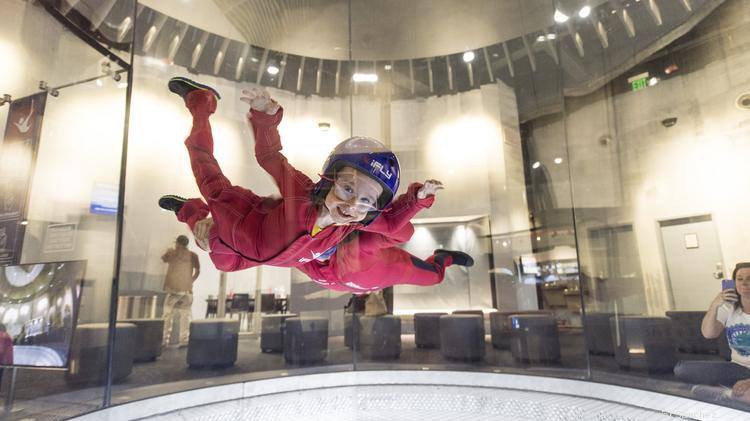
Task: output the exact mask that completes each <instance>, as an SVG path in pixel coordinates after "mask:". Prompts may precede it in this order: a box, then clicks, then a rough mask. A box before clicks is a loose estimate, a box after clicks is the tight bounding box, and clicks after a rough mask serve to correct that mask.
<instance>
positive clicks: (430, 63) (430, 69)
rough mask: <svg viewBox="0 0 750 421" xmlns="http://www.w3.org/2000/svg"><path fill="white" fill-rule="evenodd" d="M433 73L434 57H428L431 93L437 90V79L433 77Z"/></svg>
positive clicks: (428, 76)
mask: <svg viewBox="0 0 750 421" xmlns="http://www.w3.org/2000/svg"><path fill="white" fill-rule="evenodd" d="M433 77H434V76H433V75H432V59H431V58H428V59H427V80H428V82H429V84H430V93H433V92H435V80H434V79H433Z"/></svg>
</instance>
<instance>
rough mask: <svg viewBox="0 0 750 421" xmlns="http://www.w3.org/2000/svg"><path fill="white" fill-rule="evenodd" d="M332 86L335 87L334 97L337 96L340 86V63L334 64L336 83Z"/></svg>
mask: <svg viewBox="0 0 750 421" xmlns="http://www.w3.org/2000/svg"><path fill="white" fill-rule="evenodd" d="M334 85H335V89H334V95H338V94H339V88H340V86H341V62H340V61H337V62H336V83H335V84H334Z"/></svg>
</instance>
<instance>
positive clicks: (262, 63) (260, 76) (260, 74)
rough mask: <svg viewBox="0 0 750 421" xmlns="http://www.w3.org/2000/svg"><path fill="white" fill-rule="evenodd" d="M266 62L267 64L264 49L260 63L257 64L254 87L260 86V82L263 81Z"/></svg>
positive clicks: (266, 52) (266, 54)
mask: <svg viewBox="0 0 750 421" xmlns="http://www.w3.org/2000/svg"><path fill="white" fill-rule="evenodd" d="M267 62H268V48H264V49H263V55H262V56H261V57H260V63H259V64H258V74H257V75H255V84H256V85H260V80H261V79H263V72H265V71H266V63H267Z"/></svg>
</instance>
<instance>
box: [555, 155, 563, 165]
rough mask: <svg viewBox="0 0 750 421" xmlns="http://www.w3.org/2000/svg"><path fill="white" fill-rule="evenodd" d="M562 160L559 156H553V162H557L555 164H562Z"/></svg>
mask: <svg viewBox="0 0 750 421" xmlns="http://www.w3.org/2000/svg"><path fill="white" fill-rule="evenodd" d="M562 161H563V160H562V158H560V157H559V156H558V157H557V158H555V164H557V165H560V164H562Z"/></svg>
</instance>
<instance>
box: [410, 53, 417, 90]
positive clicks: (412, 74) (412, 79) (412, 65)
mask: <svg viewBox="0 0 750 421" xmlns="http://www.w3.org/2000/svg"><path fill="white" fill-rule="evenodd" d="M409 86H410V87H411V94H412V95H414V93H416V86H415V85H414V61H413V60H412V59H409Z"/></svg>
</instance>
